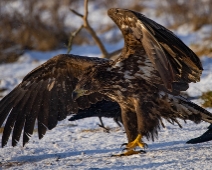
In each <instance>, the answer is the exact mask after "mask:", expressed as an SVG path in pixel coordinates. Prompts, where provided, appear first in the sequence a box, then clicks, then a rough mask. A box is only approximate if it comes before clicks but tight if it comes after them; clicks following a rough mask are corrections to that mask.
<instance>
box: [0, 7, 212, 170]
mask: <svg viewBox="0 0 212 170" xmlns="http://www.w3.org/2000/svg"><path fill="white" fill-rule="evenodd" d="M92 8H94V7H92ZM150 13H151V12H150ZM97 20H98V14H97V13H95V18H93V21H97ZM103 23H104V24H106V22H103ZM208 28H209V27H208ZM183 30H184V31H183ZM185 31H186V30H185V29H184V28H183V27H182V28H181V29H179V30H178V32H177V35H178V36H180V37H181V38H182V39H183V41H185V43H187V44H189V43H190V42H191V41H190V40H193V35H194V34H193V33H189V32H185ZM204 31H206V30H204ZM116 32H117V30H116ZM111 36H114V33H113V32H110V33H109V34H106V37H108V38H109V37H111ZM122 46H123V41H121V42H119V43H117V44H112V45H109V44H107V45H106V47H107V49H108V50H109V51H113V50H115V49H119V48H121V47H122ZM66 51H67V50H66V49H61V50H56V51H50V52H38V51H28V52H26V53H25V54H24V55H23V56H22V57H21V58H20V60H19V61H18V62H16V63H13V64H4V65H0V79H1V83H0V87H1V88H3V87H5V88H8V89H9V90H7V91H5V92H4V93H2V94H3V95H6V94H7V93H8V92H9V91H10V90H12V89H13V88H14V87H15V86H16V85H17V84H18V83H20V81H21V80H22V78H23V77H24V76H25V75H26V74H27V73H28V72H29V71H31V70H32V69H33V68H35V67H37V66H38V65H40V64H42V63H43V62H45V61H46V60H47V59H49V58H51V57H53V56H55V55H57V54H61V53H66ZM72 53H73V54H77V55H86V56H100V55H101V54H100V51H99V50H98V48H97V47H94V46H85V45H84V46H81V47H73V51H72ZM201 60H202V63H203V67H204V71H203V75H202V77H201V81H200V82H199V83H191V85H190V88H189V90H188V91H187V92H188V94H189V95H190V96H199V95H201V93H202V92H205V91H208V90H212V86H211V85H212V59H211V58H208V57H206V56H205V57H203V58H201ZM194 102H196V103H198V104H200V103H201V101H200V100H195V101H194ZM208 110H209V111H212V109H211V108H208ZM103 121H104V123H105V125H106V126H108V127H110V128H111V131H110V133H105V132H104V131H103V130H102V129H101V128H99V127H98V125H97V124H98V123H99V120H98V118H87V119H83V120H79V121H76V122H69V121H68V120H67V119H66V120H64V121H61V122H59V123H58V125H57V127H56V128H54V129H53V130H51V131H47V134H46V135H45V136H44V138H43V139H42V140H38V135H37V133H36V132H35V133H34V135H33V136H32V137H31V139H30V141H29V143H28V144H27V145H26V146H25V147H24V148H23V147H22V141H20V142H19V144H18V146H16V147H14V148H13V147H11V139H10V140H9V142H8V145H7V146H6V147H4V148H1V149H0V169H1V167H2V169H11V170H12V169H25V170H28V169H34V170H37V169H76V170H77V169H79V170H83V169H86V170H88V169H89V170H96V169H104V170H109V169H126V170H128V169H131V170H132V169H133V170H135V169H138V170H140V169H211V167H212V161H211V160H212V154H211V150H212V147H211V143H212V141H211V142H206V143H202V144H196V145H188V144H185V142H186V141H187V140H189V139H191V138H194V137H197V136H199V135H200V134H202V133H203V132H205V131H206V129H207V126H208V125H209V124H208V123H205V122H202V123H201V124H198V125H196V124H194V123H193V122H190V121H188V122H187V124H184V123H183V122H181V123H182V125H183V129H180V128H179V127H178V126H177V125H171V124H169V123H167V122H165V125H166V128H164V129H161V131H160V132H159V138H158V139H157V140H156V141H154V142H151V141H147V140H146V139H144V140H145V142H146V143H147V144H148V145H149V148H148V149H146V151H147V153H146V154H138V155H132V156H128V157H111V155H113V154H118V153H121V150H122V149H121V148H120V146H121V144H123V143H125V142H127V139H126V134H125V133H124V130H123V128H118V127H117V125H116V124H115V123H114V121H113V120H112V119H106V118H103ZM35 131H36V129H35ZM0 136H1V135H0Z"/></svg>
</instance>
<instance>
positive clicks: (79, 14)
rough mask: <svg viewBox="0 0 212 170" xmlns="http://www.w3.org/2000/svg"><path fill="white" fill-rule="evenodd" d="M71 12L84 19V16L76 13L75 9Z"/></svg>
mask: <svg viewBox="0 0 212 170" xmlns="http://www.w3.org/2000/svg"><path fill="white" fill-rule="evenodd" d="M70 11H71V12H73V13H74V14H75V15H77V16H79V17H80V18H83V15H82V14H80V13H79V12H77V11H75V10H74V9H71V8H70Z"/></svg>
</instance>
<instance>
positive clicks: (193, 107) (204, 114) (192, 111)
mask: <svg viewBox="0 0 212 170" xmlns="http://www.w3.org/2000/svg"><path fill="white" fill-rule="evenodd" d="M176 98H177V99H179V101H180V104H181V105H183V106H185V107H186V108H187V112H186V113H187V114H188V116H189V120H192V119H193V120H194V121H195V119H196V117H198V115H199V116H200V119H201V120H203V121H205V122H209V123H212V113H210V112H209V111H207V110H205V109H204V108H202V107H200V106H198V105H197V104H195V103H193V102H191V101H189V100H187V99H186V98H184V97H182V96H177V97H176ZM197 119H198V118H197Z"/></svg>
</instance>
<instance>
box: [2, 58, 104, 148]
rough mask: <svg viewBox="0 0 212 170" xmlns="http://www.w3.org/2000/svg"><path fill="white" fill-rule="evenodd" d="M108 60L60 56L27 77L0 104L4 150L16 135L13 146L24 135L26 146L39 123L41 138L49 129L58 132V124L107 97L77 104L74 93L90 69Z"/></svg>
mask: <svg viewBox="0 0 212 170" xmlns="http://www.w3.org/2000/svg"><path fill="white" fill-rule="evenodd" d="M105 61H106V60H105V59H99V58H91V57H83V56H75V55H58V56H56V57H53V58H52V59H50V60H48V61H47V62H45V63H44V64H42V65H41V66H39V67H37V68H35V69H34V70H33V71H31V72H30V73H29V74H27V75H26V76H25V77H24V79H23V81H22V82H21V83H20V84H19V85H18V86H17V87H16V88H15V89H14V90H13V91H12V92H10V93H9V94H8V95H7V96H5V97H4V98H3V99H2V100H1V101H0V125H1V126H2V124H3V123H4V121H5V119H6V118H7V117H8V118H7V120H6V124H5V127H4V132H3V136H2V147H3V146H5V145H6V144H7V141H8V139H9V136H10V134H11V132H12V131H13V132H12V145H13V146H15V145H17V143H18V141H19V140H20V136H21V133H22V130H23V129H24V132H23V145H25V144H26V143H27V142H28V141H29V139H30V136H31V135H32V133H33V129H34V125H35V122H36V120H37V122H38V136H39V139H41V138H42V137H43V136H44V135H45V133H46V131H47V129H52V128H54V127H55V126H56V125H57V123H58V121H60V120H63V119H65V118H66V117H67V115H69V114H71V113H77V111H78V108H82V109H83V108H86V107H89V106H90V104H91V103H95V102H97V101H99V100H101V99H103V98H104V97H102V95H101V94H100V93H96V94H95V98H92V94H91V98H92V100H91V101H90V98H89V97H88V96H82V97H81V99H80V100H77V101H74V100H73V98H72V92H73V90H74V89H75V86H76V84H77V82H78V78H79V77H80V76H82V75H83V72H85V71H87V69H88V68H89V67H93V66H95V65H96V64H99V63H101V62H105Z"/></svg>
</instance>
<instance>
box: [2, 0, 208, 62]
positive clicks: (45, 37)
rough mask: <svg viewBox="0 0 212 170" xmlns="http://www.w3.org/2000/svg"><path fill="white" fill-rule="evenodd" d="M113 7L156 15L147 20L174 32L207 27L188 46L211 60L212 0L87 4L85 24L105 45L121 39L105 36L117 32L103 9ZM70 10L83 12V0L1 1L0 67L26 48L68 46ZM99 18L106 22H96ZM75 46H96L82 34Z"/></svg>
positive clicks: (72, 26)
mask: <svg viewBox="0 0 212 170" xmlns="http://www.w3.org/2000/svg"><path fill="white" fill-rule="evenodd" d="M111 7H120V8H128V9H132V10H136V11H140V12H141V13H142V12H144V13H145V12H146V11H149V9H152V10H154V12H152V13H151V16H152V17H153V18H155V17H161V18H163V19H164V20H165V25H166V26H167V27H168V28H170V29H172V30H177V29H179V27H182V26H184V27H187V28H189V31H190V32H198V31H199V30H201V29H202V28H203V27H205V26H208V27H210V28H208V30H205V31H208V32H207V35H205V37H201V38H203V40H204V44H202V43H199V41H196V40H195V41H194V42H192V43H191V44H190V45H191V46H192V47H193V49H194V51H195V52H196V53H197V54H198V55H200V56H201V55H210V56H211V53H212V45H211V43H210V42H211V40H212V29H211V23H212V15H211V11H212V1H211V0H199V1H195V0H176V1H171V0H160V1H157V0H142V1H140V0H131V1H123V0H114V1H107V0H91V1H90V2H89V13H90V14H89V22H90V24H91V26H92V27H93V28H94V29H95V31H96V32H97V34H98V35H99V36H100V38H101V39H102V41H103V42H105V43H113V42H117V41H120V39H121V38H122V36H121V35H120V34H118V35H117V36H111V37H109V38H107V37H106V34H105V33H106V32H108V31H110V30H112V29H115V28H116V26H115V24H114V23H113V22H112V21H110V18H109V17H107V9H109V8H111ZM70 8H71V9H75V10H76V11H78V12H79V13H81V14H83V12H84V11H83V8H84V4H83V0H60V1H57V0H46V1H43V0H36V1H34V0H1V1H0V63H2V62H13V61H16V60H17V57H18V56H19V55H21V54H22V53H24V50H39V51H49V50H54V49H58V48H66V47H67V44H68V41H69V36H70V33H71V32H73V31H75V30H76V29H77V27H79V26H80V24H81V23H82V20H81V18H79V17H78V16H76V15H75V14H73V13H72V12H71V11H70ZM151 16H148V17H151ZM97 17H104V19H103V20H99V19H97ZM105 18H107V19H105ZM205 29H207V28H205ZM186 31H188V30H186ZM73 44H76V45H82V44H94V42H93V40H92V38H91V35H90V34H89V33H88V32H87V31H85V30H82V31H81V32H80V33H79V35H78V36H77V37H75V39H74V42H73Z"/></svg>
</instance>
